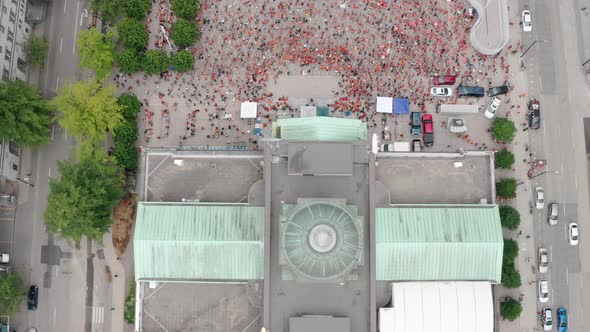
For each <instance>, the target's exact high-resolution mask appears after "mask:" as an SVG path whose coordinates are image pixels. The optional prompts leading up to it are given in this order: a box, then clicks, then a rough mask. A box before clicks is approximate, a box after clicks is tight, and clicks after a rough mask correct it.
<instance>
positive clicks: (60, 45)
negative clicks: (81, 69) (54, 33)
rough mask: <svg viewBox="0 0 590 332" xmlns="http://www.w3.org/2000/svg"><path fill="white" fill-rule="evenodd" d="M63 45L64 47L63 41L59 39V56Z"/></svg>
mask: <svg viewBox="0 0 590 332" xmlns="http://www.w3.org/2000/svg"><path fill="white" fill-rule="evenodd" d="M63 45H64V39H63V38H61V39H60V40H59V54H61V48H62V46H63Z"/></svg>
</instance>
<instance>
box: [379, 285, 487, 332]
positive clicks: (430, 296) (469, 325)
mask: <svg viewBox="0 0 590 332" xmlns="http://www.w3.org/2000/svg"><path fill="white" fill-rule="evenodd" d="M391 302H392V307H388V308H380V309H379V331H380V332H473V331H477V332H493V331H494V301H493V298H492V286H491V284H490V283H489V282H398V283H393V284H392V297H391Z"/></svg>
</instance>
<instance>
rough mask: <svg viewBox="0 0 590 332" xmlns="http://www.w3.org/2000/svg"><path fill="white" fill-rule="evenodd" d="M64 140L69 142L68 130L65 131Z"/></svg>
mask: <svg viewBox="0 0 590 332" xmlns="http://www.w3.org/2000/svg"><path fill="white" fill-rule="evenodd" d="M64 140H65V141H67V140H68V128H66V130H65V131H64Z"/></svg>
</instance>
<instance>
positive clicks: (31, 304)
mask: <svg viewBox="0 0 590 332" xmlns="http://www.w3.org/2000/svg"><path fill="white" fill-rule="evenodd" d="M38 303H39V287H38V286H37V285H32V286H31V287H30V288H29V300H28V301H27V308H29V310H37V304H38Z"/></svg>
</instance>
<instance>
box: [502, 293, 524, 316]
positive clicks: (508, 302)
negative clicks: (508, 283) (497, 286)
mask: <svg viewBox="0 0 590 332" xmlns="http://www.w3.org/2000/svg"><path fill="white" fill-rule="evenodd" d="M521 312H522V305H521V304H520V302H518V301H516V300H515V299H513V298H511V297H509V298H507V299H505V300H503V301H502V302H500V316H502V318H503V319H507V320H510V321H513V320H516V319H517V318H518V317H519V316H520V313H521Z"/></svg>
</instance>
